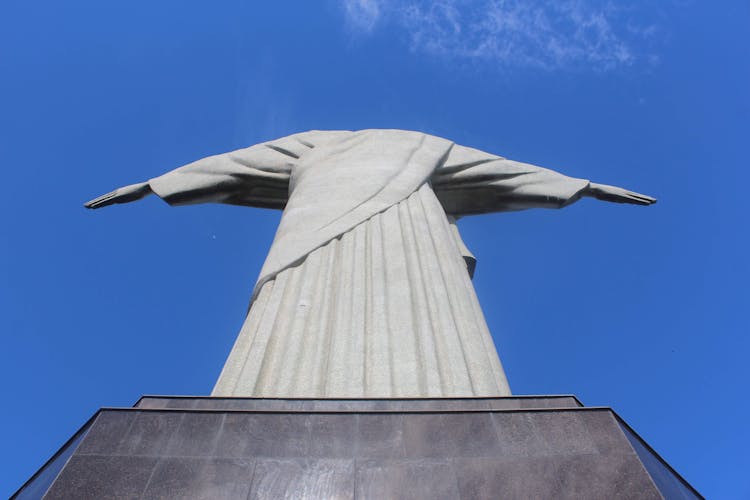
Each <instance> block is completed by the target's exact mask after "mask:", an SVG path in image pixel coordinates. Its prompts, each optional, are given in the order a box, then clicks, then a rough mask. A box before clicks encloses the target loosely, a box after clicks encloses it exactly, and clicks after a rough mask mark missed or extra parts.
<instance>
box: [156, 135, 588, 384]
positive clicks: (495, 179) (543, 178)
mask: <svg viewBox="0 0 750 500" xmlns="http://www.w3.org/2000/svg"><path fill="white" fill-rule="evenodd" d="M149 184H150V186H151V189H152V190H153V191H154V192H155V193H156V194H157V195H158V196H160V197H161V198H162V199H164V200H165V201H166V202H168V203H169V204H172V205H182V204H192V203H202V202H218V203H229V204H236V205H246V206H253V207H267V208H277V209H283V215H282V218H281V222H280V224H279V228H278V230H277V233H276V236H275V238H274V241H273V244H272V246H271V249H270V251H269V254H268V257H267V259H266V262H265V264H264V265H263V268H262V270H261V273H260V276H259V278H258V281H257V283H256V285H255V288H254V290H253V294H252V298H251V301H250V307H249V310H248V314H247V317H246V319H245V322H244V324H243V326H242V329H241V331H240V334H239V336H238V338H237V340H236V342H235V345H234V347H233V348H232V351H231V353H230V355H229V358H228V359H227V362H226V364H225V366H224V369H223V370H222V372H221V375H220V377H219V380H218V382H217V383H216V386H215V387H214V390H213V393H212V395H214V396H255V397H336V398H343V397H367V398H373V397H448V396H507V395H510V388H509V386H508V382H507V380H506V377H505V374H504V372H503V369H502V365H501V364H500V360H499V358H498V355H497V351H496V349H495V347H494V344H493V341H492V338H491V336H490V333H489V331H488V329H487V325H486V322H485V320H484V316H483V315H482V311H481V308H480V306H479V302H478V300H477V297H476V294H475V292H474V288H473V286H472V284H471V274H472V273H473V267H474V258H473V256H472V255H471V253H470V252H469V251H468V250H467V248H466V246H465V245H464V244H463V242H462V241H461V238H460V235H459V233H458V230H457V228H456V226H455V218H457V217H461V216H466V215H472V214H479V213H486V212H497V211H509V210H520V209H525V208H532V207H548V208H559V207H562V206H565V205H567V204H569V203H571V202H573V201H575V200H577V199H578V198H579V197H580V195H581V193H582V191H583V190H584V189H585V188H586V187H587V186H588V181H586V180H582V179H574V178H571V177H567V176H564V175H562V174H559V173H557V172H554V171H552V170H548V169H544V168H541V167H536V166H533V165H529V164H525V163H520V162H515V161H512V160H507V159H505V158H502V157H499V156H496V155H492V154H489V153H485V152H483V151H479V150H476V149H472V148H467V147H464V146H460V145H457V144H454V143H452V142H450V141H448V140H446V139H442V138H439V137H435V136H431V135H428V134H423V133H420V132H410V131H403V130H362V131H357V132H350V131H310V132H305V133H300V134H295V135H291V136H288V137H284V138H281V139H278V140H275V141H270V142H267V143H263V144H258V145H255V146H251V147H249V148H245V149H240V150H237V151H233V152H231V153H226V154H222V155H217V156H211V157H208V158H204V159H202V160H199V161H197V162H194V163H191V164H189V165H186V166H184V167H181V168H178V169H176V170H173V171H171V172H168V173H166V174H164V175H162V176H160V177H156V178H154V179H151V180H150V181H149Z"/></svg>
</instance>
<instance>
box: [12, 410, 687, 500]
mask: <svg viewBox="0 0 750 500" xmlns="http://www.w3.org/2000/svg"><path fill="white" fill-rule="evenodd" d="M41 497H44V498H46V499H67V498H70V499H81V498H144V499H151V498H180V499H212V500H213V499H222V498H227V499H234V498H241V499H246V498H250V499H255V498H270V499H276V498H345V499H348V498H357V499H362V498H376V499H382V498H408V499H413V498H429V499H440V498H450V499H455V498H461V499H481V498H487V499H496V498H535V499H536V498H555V499H558V498H571V499H573V498H575V499H582V498H591V499H602V498H607V499H611V498H654V499H656V498H686V499H687V498H701V496H700V494H699V493H698V492H697V491H695V490H694V489H693V488H692V487H691V486H690V485H689V484H688V483H687V482H686V481H685V480H684V479H682V478H681V477H680V476H679V475H678V474H677V473H676V472H675V471H674V470H673V469H672V468H671V467H670V466H669V465H668V464H667V463H666V462H665V461H664V460H662V459H661V458H660V457H659V456H658V455H657V454H656V453H655V452H654V451H653V450H652V449H651V448H650V447H649V446H648V445H647V444H646V443H645V442H644V441H643V440H642V439H641V438H640V437H638V435H637V434H635V432H633V430H632V429H631V428H630V427H629V426H628V425H627V424H625V423H624V422H623V421H622V419H620V417H619V416H617V414H616V413H615V412H614V411H612V410H611V409H610V408H585V407H583V406H582V405H581V404H580V403H579V402H578V400H577V399H576V398H575V397H573V396H539V397H537V396H528V397H510V398H455V399H368V400H356V399H327V400H321V399H253V398H212V397H164V396H145V397H143V398H141V399H140V400H139V401H138V402H137V403H136V404H135V405H134V406H133V407H132V408H102V409H101V410H99V411H98V412H97V413H96V414H95V415H94V416H93V417H92V418H91V419H90V420H89V421H88V422H87V423H86V424H85V425H84V426H83V427H82V428H81V429H80V430H79V431H78V432H77V433H76V434H75V435H74V436H73V437H72V438H71V439H70V440H69V441H68V443H66V444H65V445H64V446H63V447H62V448H61V449H60V451H59V452H58V453H57V454H56V455H55V456H53V457H52V458H51V459H50V460H49V461H48V462H47V463H46V464H45V465H44V466H43V467H42V468H41V469H40V470H39V471H38V472H37V473H36V474H35V475H34V476H33V477H32V478H31V479H30V480H29V481H28V482H27V483H26V484H25V485H24V486H22V487H21V489H20V490H19V491H18V492H17V493H16V496H15V498H19V499H26V498H41Z"/></svg>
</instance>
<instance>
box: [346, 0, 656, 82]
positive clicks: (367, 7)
mask: <svg viewBox="0 0 750 500" xmlns="http://www.w3.org/2000/svg"><path fill="white" fill-rule="evenodd" d="M626 4H627V2H622V3H619V4H617V5H615V4H613V3H607V2H601V1H595V0H556V1H555V2H545V1H541V0H401V1H399V0H342V6H343V8H344V12H345V15H346V18H347V21H348V23H349V24H350V26H351V27H352V28H354V29H355V31H356V32H359V33H363V34H369V33H371V32H372V31H373V30H374V29H375V28H376V27H377V26H383V25H385V24H386V23H388V24H391V25H393V26H395V27H397V28H398V29H400V30H402V31H404V32H405V33H406V34H407V35H406V36H407V37H408V39H409V43H410V48H411V50H412V51H414V52H418V53H425V54H430V55H433V56H437V57H441V58H449V59H454V60H455V59H458V60H465V61H478V62H487V63H492V64H496V65H499V66H505V67H508V66H514V67H531V68H539V69H547V70H549V69H557V68H563V67H576V66H578V67H580V66H586V67H591V68H594V69H597V70H608V69H613V68H617V67H622V66H628V65H631V64H633V63H635V62H636V61H640V60H643V61H646V62H649V61H653V56H652V55H651V54H644V53H641V51H639V49H638V48H637V47H642V45H643V44H642V42H644V41H647V39H648V38H651V37H653V36H654V33H655V32H656V31H657V28H656V26H655V25H653V24H646V23H642V22H640V23H639V22H637V21H636V20H635V19H634V17H637V16H634V15H633V9H632V8H628V6H627V5H626Z"/></svg>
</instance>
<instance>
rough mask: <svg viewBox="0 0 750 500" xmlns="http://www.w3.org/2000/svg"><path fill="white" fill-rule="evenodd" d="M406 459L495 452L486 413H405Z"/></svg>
mask: <svg viewBox="0 0 750 500" xmlns="http://www.w3.org/2000/svg"><path fill="white" fill-rule="evenodd" d="M403 425H404V446H405V452H406V456H407V458H431V457H477V456H480V457H481V456H492V455H495V454H497V452H498V442H497V436H496V435H495V431H494V428H493V424H492V418H491V415H490V414H489V413H484V412H481V413H405V414H403Z"/></svg>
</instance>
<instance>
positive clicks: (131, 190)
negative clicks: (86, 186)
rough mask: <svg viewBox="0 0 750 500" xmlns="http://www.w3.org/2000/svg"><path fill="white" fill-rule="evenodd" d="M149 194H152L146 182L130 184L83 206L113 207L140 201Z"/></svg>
mask: <svg viewBox="0 0 750 500" xmlns="http://www.w3.org/2000/svg"><path fill="white" fill-rule="evenodd" d="M151 193H153V191H152V190H151V186H149V184H148V182H139V183H138V184H130V185H129V186H123V187H121V188H117V189H115V190H114V191H110V192H109V193H107V194H103V195H101V196H99V197H98V198H94V199H93V200H91V201H87V202H86V203H85V204H84V205H83V206H85V207H86V208H102V207H106V206H107V205H114V204H115V203H129V202H131V201H136V200H140V199H141V198H144V197H146V196H148V195H150V194H151Z"/></svg>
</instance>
